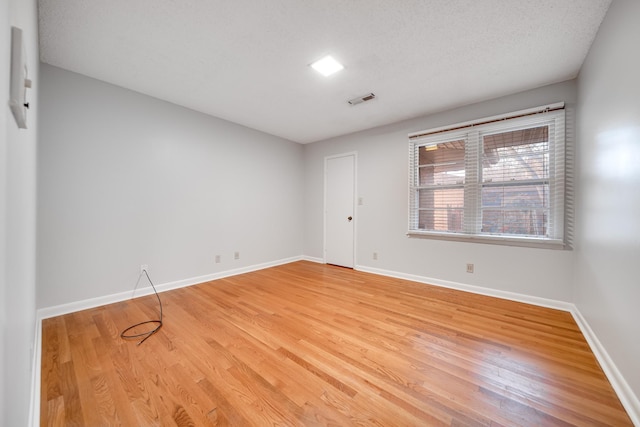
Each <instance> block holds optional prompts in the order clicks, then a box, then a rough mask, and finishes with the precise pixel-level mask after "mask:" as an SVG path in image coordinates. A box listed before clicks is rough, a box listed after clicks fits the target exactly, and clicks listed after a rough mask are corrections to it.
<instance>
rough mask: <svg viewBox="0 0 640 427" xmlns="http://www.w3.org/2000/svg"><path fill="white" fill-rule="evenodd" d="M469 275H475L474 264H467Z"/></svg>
mask: <svg viewBox="0 0 640 427" xmlns="http://www.w3.org/2000/svg"><path fill="white" fill-rule="evenodd" d="M467 273H473V264H467Z"/></svg>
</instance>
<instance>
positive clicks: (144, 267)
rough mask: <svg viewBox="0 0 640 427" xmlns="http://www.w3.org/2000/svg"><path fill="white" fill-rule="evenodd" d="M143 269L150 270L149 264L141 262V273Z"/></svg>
mask: <svg viewBox="0 0 640 427" xmlns="http://www.w3.org/2000/svg"><path fill="white" fill-rule="evenodd" d="M143 271H147V272H148V271H149V266H148V265H147V264H140V273H142V272H143Z"/></svg>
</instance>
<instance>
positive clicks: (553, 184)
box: [407, 103, 572, 249]
mask: <svg viewBox="0 0 640 427" xmlns="http://www.w3.org/2000/svg"><path fill="white" fill-rule="evenodd" d="M538 126H549V135H548V137H549V138H548V139H549V147H548V152H549V214H548V218H547V220H546V223H545V225H546V226H547V227H548V229H549V233H548V234H549V235H548V237H547V236H531V235H517V234H501V233H487V232H482V231H481V230H482V206H481V205H482V188H483V184H484V183H483V180H482V167H483V166H482V160H483V154H482V153H483V148H484V147H483V137H484V136H488V135H492V134H499V133H506V132H510V131H513V130H521V129H529V128H535V127H538ZM565 135H566V127H565V110H564V103H558V104H552V105H548V106H543V107H536V108H532V109H528V110H522V111H517V112H513V113H509V114H505V115H501V116H494V117H488V118H485V119H479V120H474V121H472V122H465V123H459V124H455V125H451V126H446V127H441V128H436V129H430V130H426V131H420V132H416V133H413V134H409V186H408V187H409V220H408V232H407V235H408V236H409V237H425V238H433V239H442V240H454V241H467V242H479V243H489V244H501V245H510V246H526V247H542V248H552V249H563V248H567V247H568V246H569V244H570V242H568V236H567V234H566V233H565V228H566V227H565V216H566V215H567V212H568V211H569V209H570V207H569V206H568V203H569V200H570V199H571V198H570V197H568V196H567V194H566V189H565V186H566V183H567V182H570V181H571V180H572V177H570V176H568V172H569V171H570V169H568V168H567V167H566V166H565V163H566V161H567V160H566V159H567V155H568V153H567V146H568V144H567V141H566V136H565ZM456 140H463V141H464V143H465V161H464V165H465V179H464V205H463V211H464V214H463V215H464V216H463V218H464V219H463V227H462V231H461V232H455V231H435V230H425V229H419V228H418V227H419V226H418V219H419V211H420V207H419V192H420V190H421V189H425V186H421V185H420V183H419V169H420V165H419V149H420V148H422V147H426V146H430V145H437V144H439V143H443V142H447V141H456ZM545 180H546V178H545ZM432 188H435V187H433V186H432Z"/></svg>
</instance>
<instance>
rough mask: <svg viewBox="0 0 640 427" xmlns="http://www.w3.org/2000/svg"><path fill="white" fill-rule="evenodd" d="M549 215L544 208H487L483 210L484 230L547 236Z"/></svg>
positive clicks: (486, 231) (498, 232) (484, 231)
mask: <svg viewBox="0 0 640 427" xmlns="http://www.w3.org/2000/svg"><path fill="white" fill-rule="evenodd" d="M547 215H548V213H547V210H543V209H517V210H516V209H505V210H491V209H486V210H483V211H482V232H483V233H495V234H517V235H522V236H546V235H547Z"/></svg>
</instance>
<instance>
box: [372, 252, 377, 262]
mask: <svg viewBox="0 0 640 427" xmlns="http://www.w3.org/2000/svg"><path fill="white" fill-rule="evenodd" d="M373 260H374V261H377V260H378V252H374V253H373Z"/></svg>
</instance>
